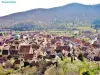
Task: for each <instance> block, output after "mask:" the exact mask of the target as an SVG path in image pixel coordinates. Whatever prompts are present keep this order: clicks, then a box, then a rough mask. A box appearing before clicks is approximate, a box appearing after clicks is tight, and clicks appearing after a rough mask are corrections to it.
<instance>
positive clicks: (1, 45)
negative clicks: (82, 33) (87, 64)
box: [0, 32, 100, 64]
mask: <svg viewBox="0 0 100 75" xmlns="http://www.w3.org/2000/svg"><path fill="white" fill-rule="evenodd" d="M88 34H89V33H88ZM92 36H93V35H92ZM1 37H2V39H1ZM93 37H94V36H93ZM84 38H85V37H84ZM80 53H81V54H83V55H84V57H86V58H87V59H88V60H89V61H100V35H99V34H96V36H95V37H94V39H93V38H92V39H91V38H90V40H89V41H88V42H85V41H84V40H82V39H80V38H78V39H77V38H75V37H68V36H57V35H52V34H49V33H46V32H20V33H18V34H8V35H6V37H5V36H0V63H1V64H2V63H4V62H5V61H7V59H8V58H9V57H13V58H15V59H16V60H22V59H24V60H30V61H31V62H33V61H34V62H38V61H40V60H43V59H52V58H62V56H65V57H72V58H74V59H77V58H78V56H79V54H80ZM55 61H56V60H55ZM15 63H18V62H15Z"/></svg>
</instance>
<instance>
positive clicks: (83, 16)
mask: <svg viewBox="0 0 100 75" xmlns="http://www.w3.org/2000/svg"><path fill="white" fill-rule="evenodd" d="M95 19H100V4H96V5H84V4H79V3H70V4H67V5H64V6H60V7H55V8H50V9H43V8H38V9H32V10H29V11H25V12H18V13H14V14H10V15H6V16H2V17H0V25H5V26H6V25H7V26H9V25H10V26H11V25H14V24H18V23H32V24H36V25H42V24H48V25H58V23H59V25H60V24H61V23H67V22H75V23H79V24H81V22H82V23H86V24H91V22H92V21H93V20H95Z"/></svg>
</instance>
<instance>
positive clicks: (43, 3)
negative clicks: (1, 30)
mask: <svg viewBox="0 0 100 75" xmlns="http://www.w3.org/2000/svg"><path fill="white" fill-rule="evenodd" d="M73 2H78V3H83V4H98V3H100V0H16V3H2V0H0V16H4V15H7V14H11V13H15V12H20V11H26V10H29V9H34V8H52V7H57V6H62V5H65V4H68V3H73Z"/></svg>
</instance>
